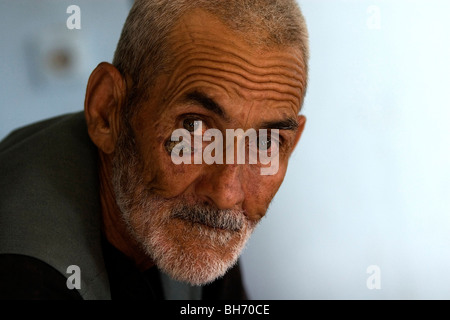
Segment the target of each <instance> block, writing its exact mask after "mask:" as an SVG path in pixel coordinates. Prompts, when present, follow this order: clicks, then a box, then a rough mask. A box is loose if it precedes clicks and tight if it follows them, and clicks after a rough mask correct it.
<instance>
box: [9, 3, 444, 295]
mask: <svg viewBox="0 0 450 320" xmlns="http://www.w3.org/2000/svg"><path fill="white" fill-rule="evenodd" d="M299 2H300V4H301V7H302V9H303V12H304V15H305V17H306V19H307V23H308V26H309V31H310V46H311V61H310V82H309V87H308V92H307V98H306V101H305V105H304V108H303V114H304V115H305V116H306V117H307V119H308V121H307V126H306V129H305V132H304V134H303V137H302V140H301V141H300V143H299V145H298V148H297V150H296V151H295V153H294V155H293V156H292V159H291V162H290V167H289V170H288V174H287V177H286V179H285V183H284V184H283V185H282V187H281V189H280V191H279V193H278V194H277V196H276V198H275V200H274V202H273V203H272V206H271V208H270V210H269V212H268V214H267V216H266V218H265V219H264V220H263V222H262V223H261V225H260V226H259V228H258V229H257V231H256V232H255V234H254V236H253V237H252V238H251V240H250V243H249V245H248V247H247V249H246V250H245V252H244V255H243V267H244V277H245V281H246V284H247V287H248V290H249V293H250V295H251V297H252V298H255V299H449V298H450V272H449V270H450V232H449V230H450V128H449V122H450V89H449V87H450V79H449V77H450V19H448V15H449V14H450V2H449V1H445V0H441V1H438V0H420V1H419V0H416V1H415V0H386V1H381V0H373V1H366V0H353V1H350V0H348V1H346V0H301V1H299ZM71 4H77V5H79V6H80V8H81V12H82V20H81V26H82V29H81V30H76V31H75V30H74V31H69V30H67V28H65V23H66V19H67V17H68V16H69V15H68V14H67V13H66V8H67V7H68V6H69V5H71ZM129 5H130V1H118V0H117V1H111V0H102V1H100V0H97V1H86V0H85V1H48V0H46V1H44V0H41V1H31V0H29V1H25V0H14V1H12V0H11V1H9V0H2V1H0V40H1V51H0V70H1V74H0V103H1V104H0V138H2V137H4V136H5V135H6V134H7V133H8V132H9V131H11V130H12V129H14V128H16V127H18V126H21V125H25V124H27V123H30V122H33V121H36V120H40V119H44V118H47V117H49V116H53V115H58V114H62V113H66V112H71V111H78V110H81V109H82V108H83V101H84V90H85V87H86V81H87V79H88V76H89V73H90V71H91V70H92V69H93V68H95V66H96V65H97V64H98V63H99V62H101V61H111V59H112V55H113V53H114V49H115V46H116V44H117V40H118V38H119V35H120V31H121V27H122V24H123V22H124V21H125V18H126V15H127V13H128V9H129ZM57 30H59V31H57ZM58 45H59V46H61V45H62V46H63V47H64V48H69V50H71V48H72V49H74V50H72V52H75V54H74V56H73V57H72V60H71V61H72V64H71V66H70V68H69V70H68V71H67V72H66V73H58V72H54V71H52V70H51V69H48V68H47V69H46V67H45V64H44V63H43V61H44V60H45V53H46V52H51V50H52V48H55V47H57V46H58ZM43 59H44V60H43ZM371 265H376V266H378V267H379V268H380V270H381V273H380V283H381V289H379V290H377V289H374V290H369V289H368V287H367V285H366V281H367V279H368V277H369V276H370V274H368V273H367V272H366V270H367V268H368V267H369V266H371Z"/></svg>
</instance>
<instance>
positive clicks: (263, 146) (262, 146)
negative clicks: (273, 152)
mask: <svg viewBox="0 0 450 320" xmlns="http://www.w3.org/2000/svg"><path fill="white" fill-rule="evenodd" d="M271 146H272V139H271V138H266V139H264V140H262V139H260V138H258V147H259V150H269V149H270V147H271Z"/></svg>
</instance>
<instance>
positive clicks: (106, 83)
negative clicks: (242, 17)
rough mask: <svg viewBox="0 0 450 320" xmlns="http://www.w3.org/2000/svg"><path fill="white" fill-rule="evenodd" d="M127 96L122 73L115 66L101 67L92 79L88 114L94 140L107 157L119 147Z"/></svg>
mask: <svg viewBox="0 0 450 320" xmlns="http://www.w3.org/2000/svg"><path fill="white" fill-rule="evenodd" d="M125 95H126V83H125V80H124V78H123V77H122V75H121V74H120V72H119V71H118V70H117V69H116V68H115V67H114V66H113V65H112V64H109V63H106V62H102V63H100V64H99V65H98V66H97V68H95V70H94V71H93V72H92V74H91V76H90V77H89V81H88V85H87V89H86V99H85V103H84V114H85V117H86V122H87V127H88V133H89V136H90V137H91V140H92V141H93V142H94V144H95V145H96V146H97V147H98V148H99V149H100V150H101V151H103V152H104V153H106V154H110V153H112V152H113V151H114V149H115V146H116V141H117V137H118V133H119V125H120V109H121V108H122V106H123V103H124V100H125Z"/></svg>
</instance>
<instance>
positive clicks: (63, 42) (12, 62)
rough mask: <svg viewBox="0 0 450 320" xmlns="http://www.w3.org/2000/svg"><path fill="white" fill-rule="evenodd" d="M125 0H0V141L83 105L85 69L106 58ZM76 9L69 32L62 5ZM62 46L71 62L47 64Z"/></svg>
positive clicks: (123, 16) (122, 18)
mask: <svg viewBox="0 0 450 320" xmlns="http://www.w3.org/2000/svg"><path fill="white" fill-rule="evenodd" d="M130 3H131V2H130V1H125V0H115V1H111V0H95V1H89V0H81V1H79V0H77V1H67V0H39V1H34V0H0V41H1V51H0V70H1V71H0V139H1V138H3V137H4V136H5V135H6V134H7V133H9V132H10V131H11V130H12V129H14V128H16V127H17V126H21V125H24V124H27V123H29V122H33V121H36V120H40V119H44V118H47V117H50V116H53V115H58V114H62V113H65V112H72V111H79V110H82V109H83V103H84V93H85V88H86V83H87V80H88V78H89V74H90V72H91V71H92V70H93V69H94V68H95V67H96V65H97V64H98V63H99V62H101V61H111V60H112V56H113V54H114V50H115V46H116V44H117V40H118V38H119V36H120V32H121V29H122V25H123V23H124V22H125V19H126V16H127V14H128V10H129V7H130ZM72 4H76V5H78V6H79V7H80V9H81V30H69V29H68V28H67V27H66V20H67V19H68V18H69V16H70V15H71V14H68V13H67V12H66V10H67V8H68V7H69V6H70V5H72ZM61 48H62V49H65V50H66V52H68V53H71V54H72V60H71V61H72V65H71V67H68V69H67V70H66V71H64V72H62V71H61V72H56V71H58V70H56V71H55V70H53V69H51V68H46V67H45V66H46V61H47V59H48V57H49V56H51V52H53V50H57V49H61Z"/></svg>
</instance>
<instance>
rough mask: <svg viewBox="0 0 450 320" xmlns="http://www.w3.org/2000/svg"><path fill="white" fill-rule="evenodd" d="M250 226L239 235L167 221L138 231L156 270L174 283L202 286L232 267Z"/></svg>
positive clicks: (236, 232) (247, 236)
mask: <svg viewBox="0 0 450 320" xmlns="http://www.w3.org/2000/svg"><path fill="white" fill-rule="evenodd" d="M254 227H255V226H254V225H253V223H251V222H248V223H246V224H245V225H244V226H243V227H242V228H241V230H239V231H230V230H222V229H216V228H211V227H208V226H205V225H202V224H199V223H192V222H188V221H184V220H179V219H167V220H166V221H164V222H160V223H156V224H154V223H152V224H151V225H148V226H147V228H146V230H145V231H144V230H142V232H143V233H142V234H141V244H142V247H143V248H144V250H145V251H146V252H147V254H148V255H149V256H150V257H151V258H152V259H153V261H154V262H155V263H156V265H157V266H158V268H159V269H160V270H161V271H163V272H165V273H166V274H168V275H169V276H170V277H172V278H173V279H175V280H178V281H181V282H186V283H189V284H191V285H205V284H208V283H210V282H212V281H214V280H216V279H218V278H220V277H222V276H223V275H224V274H225V273H226V272H227V271H228V270H229V269H230V268H231V267H233V266H234V265H235V264H236V262H237V260H238V258H239V256H240V255H241V253H242V251H243V249H244V248H245V245H246V243H247V241H248V239H249V237H250V235H251V233H252V232H253V230H254Z"/></svg>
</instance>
